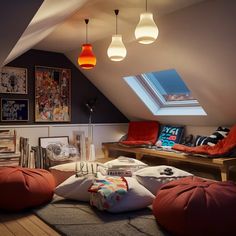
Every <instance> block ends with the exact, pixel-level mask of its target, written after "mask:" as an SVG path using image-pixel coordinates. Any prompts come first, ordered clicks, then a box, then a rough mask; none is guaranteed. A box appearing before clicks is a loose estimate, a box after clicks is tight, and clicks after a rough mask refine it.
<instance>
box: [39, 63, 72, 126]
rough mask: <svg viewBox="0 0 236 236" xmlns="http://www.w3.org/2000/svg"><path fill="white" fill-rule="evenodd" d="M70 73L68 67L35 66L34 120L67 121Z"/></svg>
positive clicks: (69, 111) (69, 114)
mask: <svg viewBox="0 0 236 236" xmlns="http://www.w3.org/2000/svg"><path fill="white" fill-rule="evenodd" d="M70 83H71V74H70V70H69V69H62V68H50V67H42V66H36V67H35V121H36V122H69V121H70V117H71V109H70V102H71V101H70V100H71V98H70V86H71V84H70Z"/></svg>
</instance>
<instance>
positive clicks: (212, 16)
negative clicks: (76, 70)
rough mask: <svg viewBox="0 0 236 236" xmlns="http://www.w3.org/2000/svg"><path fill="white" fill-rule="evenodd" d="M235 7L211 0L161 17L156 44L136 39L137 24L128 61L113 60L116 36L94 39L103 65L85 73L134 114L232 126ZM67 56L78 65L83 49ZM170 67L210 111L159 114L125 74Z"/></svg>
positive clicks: (128, 44) (121, 107) (176, 121)
mask: <svg viewBox="0 0 236 236" xmlns="http://www.w3.org/2000/svg"><path fill="white" fill-rule="evenodd" d="M235 10H236V1H234V0H227V2H226V1H222V0H214V1H211V0H209V1H204V2H201V3H198V4H196V5H192V6H189V7H186V8H184V9H181V10H178V11H176V12H173V13H171V14H168V15H164V16H161V17H158V18H157V20H156V22H157V24H158V27H159V30H160V35H159V37H158V39H157V41H156V42H155V43H153V44H151V45H141V44H138V43H137V42H136V41H134V40H130V39H132V37H133V36H131V35H130V34H131V33H132V34H133V31H134V28H135V25H133V29H132V31H130V34H125V35H124V43H125V45H126V48H127V53H128V54H127V58H125V60H124V61H121V62H111V61H110V60H109V59H108V57H107V55H106V51H107V47H108V46H109V44H110V40H111V35H110V36H109V37H105V38H104V39H102V40H98V41H96V42H94V43H93V46H94V51H95V53H96V56H97V66H96V67H95V68H94V69H93V70H89V71H83V73H84V74H85V75H86V77H87V78H89V80H90V81H91V82H92V83H93V84H95V85H96V86H97V87H98V88H99V89H100V90H101V91H102V92H103V93H104V94H105V95H106V96H107V97H108V98H109V99H110V101H111V102H112V103H113V104H114V105H115V106H116V107H117V108H118V109H119V110H120V111H121V112H123V113H124V114H125V115H126V116H127V117H128V118H130V119H151V120H159V121H161V122H162V123H170V124H185V125H206V126H217V125H228V126H231V125H233V124H234V123H235V121H236V109H234V106H235V104H236V96H235V95H234V94H235V88H236V79H235V75H236V66H235V61H236V54H235V48H236V47H235V46H236V28H235V21H236V16H235ZM111 34H112V32H111ZM133 38H134V37H133ZM66 55H67V56H68V57H69V58H70V59H71V60H72V61H73V62H74V64H75V65H77V57H78V50H72V51H71V52H68V53H66ZM170 68H175V69H176V70H177V71H178V73H179V74H180V75H181V77H182V78H183V80H184V81H185V82H186V84H187V86H188V87H189V88H190V89H191V90H192V92H193V95H194V96H195V97H196V98H197V99H198V101H199V102H200V104H201V105H202V107H203V108H204V109H205V110H206V112H207V114H208V115H207V116H205V117H202V116H201V117H193V116H172V117H171V116H159V117H156V116H153V115H152V114H151V112H150V111H149V110H148V109H147V108H146V106H145V105H144V104H143V103H142V102H141V101H140V100H139V98H137V96H136V95H135V94H134V92H133V91H132V90H131V89H130V88H129V87H128V86H127V85H126V83H125V82H124V80H123V79H122V77H124V76H128V75H137V74H140V73H143V72H148V71H158V70H165V69H170Z"/></svg>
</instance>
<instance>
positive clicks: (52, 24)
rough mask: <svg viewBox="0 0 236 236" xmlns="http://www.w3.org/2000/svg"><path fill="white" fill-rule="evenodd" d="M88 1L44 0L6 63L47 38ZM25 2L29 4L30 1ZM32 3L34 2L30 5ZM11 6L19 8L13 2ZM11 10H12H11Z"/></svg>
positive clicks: (22, 12) (23, 15)
mask: <svg viewBox="0 0 236 236" xmlns="http://www.w3.org/2000/svg"><path fill="white" fill-rule="evenodd" d="M86 1H87V0H69V1H68V0H44V1H43V4H42V6H41V7H40V9H39V10H38V12H37V13H36V14H35V16H34V18H33V19H32V21H31V22H30V24H29V25H28V27H27V29H26V30H25V31H24V33H23V35H22V36H21V37H20V39H19V41H18V42H17V44H16V45H15V46H14V48H13V50H12V51H11V53H10V54H9V55H8V57H7V59H6V60H5V62H4V64H7V63H8V62H10V61H12V60H14V59H15V58H16V57H18V56H20V55H21V54H23V53H24V52H26V51H27V50H29V49H31V48H32V47H34V46H35V45H36V44H37V43H38V42H40V41H41V40H43V39H44V38H46V37H47V36H48V35H49V34H50V33H52V31H53V30H55V28H56V27H57V26H58V24H60V23H62V22H63V21H64V20H66V19H67V17H68V16H70V15H71V14H73V13H74V12H76V11H77V10H78V9H79V8H80V7H81V6H82V5H83V4H84V3H85V2H86ZM16 2H18V4H17V5H21V1H16ZM25 2H27V4H29V1H25ZM33 2H34V1H33ZM36 2H37V1H36ZM38 2H39V1H38ZM31 4H32V3H30V4H29V5H31ZM11 8H13V9H17V7H16V6H15V7H13V5H12V4H11ZM1 9H4V8H1ZM17 10H18V11H19V9H17ZM4 11H5V10H3V12H4ZM9 12H11V10H10V11H9ZM9 12H8V14H9ZM25 12H26V11H24V10H23V11H20V15H21V18H20V19H18V21H19V22H21V21H23V20H24V18H25V17H26V16H25ZM34 13H35V12H34ZM18 21H17V19H16V22H15V23H16V25H17V24H18ZM8 30H9V31H10V30H12V29H11V28H8ZM59 43H60V42H59Z"/></svg>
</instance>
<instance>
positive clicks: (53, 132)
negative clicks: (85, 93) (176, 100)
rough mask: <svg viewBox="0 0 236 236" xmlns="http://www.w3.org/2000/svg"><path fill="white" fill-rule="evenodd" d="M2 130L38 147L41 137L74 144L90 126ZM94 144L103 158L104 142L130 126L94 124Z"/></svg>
mask: <svg viewBox="0 0 236 236" xmlns="http://www.w3.org/2000/svg"><path fill="white" fill-rule="evenodd" d="M216 128H217V127H214V126H186V127H185V135H189V134H193V135H206V136H208V135H210V134H211V133H212V132H213V131H215V130H216ZM0 129H15V130H16V132H17V138H18V139H19V137H21V136H22V137H25V138H29V143H30V145H31V146H36V145H38V140H39V137H52V136H69V140H70V142H71V143H72V142H73V131H83V132H84V133H85V136H88V130H89V126H88V124H60V125H16V126H12V125H11V126H7V125H4V126H3V125H1V126H0ZM92 131H93V143H94V145H95V154H96V158H102V157H103V152H102V149H101V144H102V143H103V142H117V141H118V140H119V139H120V138H121V137H122V136H123V135H124V134H126V133H127V131H128V124H125V123H117V124H92Z"/></svg>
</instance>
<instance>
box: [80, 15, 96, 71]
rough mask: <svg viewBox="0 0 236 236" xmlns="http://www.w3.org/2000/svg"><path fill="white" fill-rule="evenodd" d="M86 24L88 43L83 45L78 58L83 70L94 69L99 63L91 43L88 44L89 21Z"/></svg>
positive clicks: (86, 20)
mask: <svg viewBox="0 0 236 236" xmlns="http://www.w3.org/2000/svg"><path fill="white" fill-rule="evenodd" d="M84 21H85V24H86V43H85V44H83V45H82V51H81V53H80V55H79V58H78V63H79V65H80V67H81V68H83V69H92V68H93V67H94V66H95V65H96V62H97V59H96V57H95V55H94V53H93V48H92V45H91V44H90V43H88V22H89V19H85V20H84Z"/></svg>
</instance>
